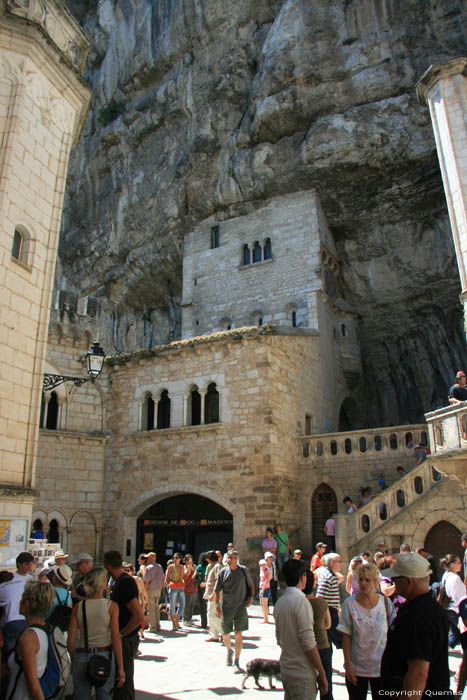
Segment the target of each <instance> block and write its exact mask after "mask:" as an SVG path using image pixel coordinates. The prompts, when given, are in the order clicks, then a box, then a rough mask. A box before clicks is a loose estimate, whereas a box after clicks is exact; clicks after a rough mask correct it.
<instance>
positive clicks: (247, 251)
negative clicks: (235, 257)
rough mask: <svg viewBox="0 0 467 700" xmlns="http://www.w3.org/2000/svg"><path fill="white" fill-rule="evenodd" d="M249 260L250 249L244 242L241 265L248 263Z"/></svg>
mask: <svg viewBox="0 0 467 700" xmlns="http://www.w3.org/2000/svg"><path fill="white" fill-rule="evenodd" d="M250 262H251V254H250V249H249V247H248V246H247V244H246V243H245V245H244V246H243V248H242V265H249V264H250Z"/></svg>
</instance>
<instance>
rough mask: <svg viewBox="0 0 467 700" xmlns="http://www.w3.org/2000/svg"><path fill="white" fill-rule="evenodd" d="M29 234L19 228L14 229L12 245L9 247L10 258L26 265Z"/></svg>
mask: <svg viewBox="0 0 467 700" xmlns="http://www.w3.org/2000/svg"><path fill="white" fill-rule="evenodd" d="M29 240H30V239H29V234H28V233H27V231H26V230H25V229H24V230H23V229H22V228H20V227H17V228H15V232H14V234H13V244H12V246H11V257H12V258H13V259H14V260H19V262H22V263H24V264H25V265H26V264H27V263H28V254H29V245H30V243H29Z"/></svg>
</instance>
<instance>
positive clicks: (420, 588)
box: [380, 554, 449, 698]
mask: <svg viewBox="0 0 467 700" xmlns="http://www.w3.org/2000/svg"><path fill="white" fill-rule="evenodd" d="M430 573H431V569H430V564H429V562H428V561H427V560H426V559H425V558H424V557H422V556H420V554H403V555H399V556H398V557H397V559H396V561H395V562H394V564H393V566H392V568H390V569H384V571H382V572H381V574H382V575H383V576H385V577H391V578H392V580H393V582H394V584H395V586H396V593H397V594H398V595H400V596H402V597H403V598H405V599H406V601H407V602H406V603H405V605H403V606H402V607H401V608H399V612H398V614H397V617H396V619H395V620H394V622H393V623H392V625H391V627H390V628H389V632H388V640H387V644H386V649H385V651H384V654H383V658H382V661H381V689H382V690H381V691H380V692H383V691H384V692H385V694H387V691H399V694H402V695H403V696H406V697H409V696H413V697H418V698H421V697H427V698H428V697H430V696H433V695H447V694H448V693H449V665H448V629H449V622H448V618H447V615H446V611H445V610H444V609H443V608H442V607H441V605H439V603H437V602H436V601H435V599H434V598H433V596H432V595H431V593H430V589H429V587H428V586H429V581H430ZM400 691H402V693H400Z"/></svg>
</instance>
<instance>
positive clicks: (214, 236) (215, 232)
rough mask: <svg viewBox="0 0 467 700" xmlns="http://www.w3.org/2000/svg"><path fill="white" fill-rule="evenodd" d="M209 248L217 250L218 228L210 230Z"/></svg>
mask: <svg viewBox="0 0 467 700" xmlns="http://www.w3.org/2000/svg"><path fill="white" fill-rule="evenodd" d="M211 248H219V226H213V227H212V228H211Z"/></svg>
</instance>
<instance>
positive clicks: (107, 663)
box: [68, 567, 125, 700]
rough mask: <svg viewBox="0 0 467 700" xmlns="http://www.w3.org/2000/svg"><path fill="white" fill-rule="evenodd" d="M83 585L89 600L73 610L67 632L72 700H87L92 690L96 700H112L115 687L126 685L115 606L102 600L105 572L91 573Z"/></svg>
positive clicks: (94, 569) (105, 581) (105, 584)
mask: <svg viewBox="0 0 467 700" xmlns="http://www.w3.org/2000/svg"><path fill="white" fill-rule="evenodd" d="M83 585H84V590H85V592H86V595H87V596H88V597H87V598H86V599H85V600H83V601H81V602H80V603H79V604H78V605H75V606H74V608H73V613H72V616H71V622H70V629H69V632H68V651H69V652H70V656H71V657H72V659H73V698H74V700H90V698H91V689H92V688H93V687H94V688H95V699H96V700H111V691H112V688H113V687H114V685H116V686H117V687H118V688H121V687H122V686H123V684H124V682H125V673H124V671H123V659H122V640H121V638H120V633H119V630H118V605H117V603H113V602H112V601H110V600H107V599H105V598H103V595H104V591H105V589H106V588H107V573H106V571H105V569H102V568H100V567H95V568H93V569H91V571H89V572H88V573H87V574H86V576H85V577H84V580H83ZM77 632H78V633H79V637H78V641H77V643H76V648H75V642H76V633H77ZM112 652H113V653H112ZM96 657H99V658H96ZM115 667H116V670H117V673H116V675H115ZM99 676H100V677H99Z"/></svg>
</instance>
